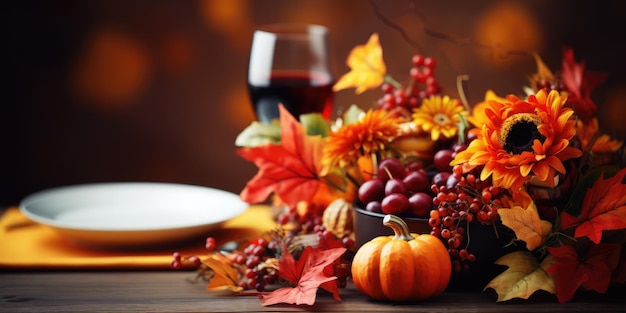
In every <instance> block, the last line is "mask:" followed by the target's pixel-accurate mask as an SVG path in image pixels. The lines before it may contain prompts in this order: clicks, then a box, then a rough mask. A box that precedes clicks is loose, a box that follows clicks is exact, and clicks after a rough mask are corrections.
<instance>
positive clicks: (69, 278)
mask: <svg viewBox="0 0 626 313" xmlns="http://www.w3.org/2000/svg"><path fill="white" fill-rule="evenodd" d="M194 276H195V272H193V271H183V272H180V271H172V272H168V271H110V272H107V271H104V272H103V271H98V272H96V271H93V272H49V271H48V272H4V273H0V311H2V312H97V311H107V312H137V311H141V312H146V311H150V312H174V311H176V312H180V311H187V312H189V311H193V312H276V311H281V312H300V311H318V312H331V311H334V312H337V311H342V312H450V311H454V312H477V311H479V312H555V311H558V312H568V311H569V312H597V311H602V312H625V311H626V305H625V304H626V301H625V300H624V297H619V296H615V293H614V294H613V296H610V297H600V298H599V299H597V298H594V299H585V300H583V301H578V302H574V303H566V304H558V303H555V302H554V300H553V299H549V300H545V299H544V300H541V299H540V300H537V301H535V302H533V303H524V304H519V303H513V304H498V303H495V294H493V293H482V294H481V293H451V292H446V293H444V294H442V295H440V296H438V297H435V298H433V299H431V300H428V301H424V302H421V303H408V304H391V303H384V302H376V301H372V300H369V299H368V298H367V297H365V296H363V295H362V294H360V293H359V292H358V291H357V290H356V289H355V288H354V286H353V285H351V284H349V286H348V287H347V288H345V289H341V291H340V292H341V297H342V300H343V301H342V302H337V301H335V300H334V299H333V298H332V297H331V296H330V294H328V293H326V292H324V291H321V292H320V293H319V295H318V299H317V301H316V303H315V305H313V306H311V307H309V306H295V305H274V306H269V307H264V306H262V305H261V301H260V300H259V299H258V297H257V296H226V295H213V294H211V293H209V292H208V291H206V290H205V286H206V283H205V282H202V281H200V282H197V283H192V282H190V281H189V279H191V278H193V277H194ZM623 291H624V290H623V289H622V290H621V291H617V292H618V293H619V292H621V294H622V295H623V294H624V293H623Z"/></svg>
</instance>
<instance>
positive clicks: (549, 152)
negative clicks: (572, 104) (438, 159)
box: [451, 90, 582, 192]
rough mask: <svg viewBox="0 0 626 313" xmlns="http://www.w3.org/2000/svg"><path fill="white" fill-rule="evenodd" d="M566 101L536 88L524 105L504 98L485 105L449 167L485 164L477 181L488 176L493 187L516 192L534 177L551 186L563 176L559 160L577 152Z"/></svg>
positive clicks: (510, 96)
mask: <svg viewBox="0 0 626 313" xmlns="http://www.w3.org/2000/svg"><path fill="white" fill-rule="evenodd" d="M566 100H567V98H566V97H565V96H561V95H559V93H558V92H557V91H550V93H549V94H547V93H546V92H545V91H544V90H540V91H539V92H538V93H537V94H536V95H531V96H529V98H528V100H527V101H524V100H521V99H519V98H518V97H517V96H515V95H509V96H508V97H507V98H506V101H503V102H499V101H490V102H489V104H488V105H487V106H486V108H485V115H484V118H483V119H482V120H481V121H480V124H482V125H483V126H482V128H481V129H480V130H479V131H476V130H473V131H474V132H475V133H476V134H477V139H475V140H473V141H472V142H471V143H470V144H469V146H468V148H467V149H466V150H465V151H462V152H460V153H458V154H457V155H456V157H455V158H454V160H453V161H452V163H451V164H453V165H456V164H462V163H468V164H469V165H472V166H484V168H483V169H482V171H481V175H480V179H482V180H486V179H488V178H489V177H490V176H491V178H492V181H493V184H494V185H495V186H499V187H504V188H510V189H513V191H514V192H515V191H516V190H519V189H521V188H522V187H523V185H524V183H525V182H526V181H527V180H528V179H530V178H533V177H534V179H536V180H539V181H540V182H543V183H545V184H546V185H547V186H550V187H554V186H555V185H556V183H557V181H558V180H557V179H555V175H556V172H558V173H561V174H565V167H564V166H563V163H562V162H563V161H565V160H568V159H572V158H577V157H580V156H581V155H582V152H581V151H580V150H578V149H576V148H573V147H571V146H570V145H569V144H570V140H571V139H572V138H573V137H574V135H575V134H576V129H575V125H576V122H575V120H574V119H573V117H572V115H573V114H574V111H573V110H572V109H571V108H566V107H564V104H565V101H566Z"/></svg>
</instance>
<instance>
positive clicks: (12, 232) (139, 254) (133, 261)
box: [0, 205, 276, 270]
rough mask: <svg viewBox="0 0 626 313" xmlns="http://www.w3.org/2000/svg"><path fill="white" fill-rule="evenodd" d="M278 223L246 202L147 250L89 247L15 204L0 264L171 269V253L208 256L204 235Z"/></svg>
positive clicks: (235, 234) (1, 235) (247, 233)
mask: <svg viewBox="0 0 626 313" xmlns="http://www.w3.org/2000/svg"><path fill="white" fill-rule="evenodd" d="M275 226H276V224H275V222H274V220H273V219H272V217H271V213H270V208H269V207H268V206H261V205H253V206H250V207H249V208H248V209H247V210H246V211H245V212H244V213H243V214H241V215H240V216H238V217H236V218H234V219H232V220H229V221H227V222H226V223H225V224H224V225H223V226H222V227H221V228H220V229H218V230H214V231H212V232H210V233H207V234H206V236H204V237H203V238H190V240H189V242H184V243H178V244H170V245H168V246H163V247H159V248H152V249H150V250H145V251H143V250H142V251H138V250H141V249H135V250H129V249H128V248H126V250H123V251H120V250H118V251H116V250H88V249H85V248H80V247H76V246H73V245H71V244H70V243H69V242H68V241H67V239H66V238H65V237H63V236H62V235H61V234H59V233H57V232H56V230H54V229H53V228H50V227H48V226H46V225H42V224H37V223H35V222H32V221H30V220H29V219H28V218H26V217H25V216H24V215H22V213H21V212H20V211H19V209H18V208H17V207H11V208H9V209H7V210H6V212H5V213H4V214H3V215H2V216H1V217H0V268H9V269H11V268H12V269H32V270H41V269H170V263H171V261H172V260H173V257H172V254H173V253H174V252H180V253H181V254H182V255H187V256H191V255H197V256H199V257H202V256H204V255H206V250H205V248H204V244H205V239H206V237H208V236H211V237H214V238H215V239H216V242H217V244H218V245H220V244H222V243H224V242H227V241H230V240H241V239H245V238H251V237H254V236H256V235H260V234H261V233H263V232H264V231H267V230H271V229H273V228H274V227H275Z"/></svg>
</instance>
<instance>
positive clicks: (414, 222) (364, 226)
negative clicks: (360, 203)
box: [354, 207, 432, 247]
mask: <svg viewBox="0 0 626 313" xmlns="http://www.w3.org/2000/svg"><path fill="white" fill-rule="evenodd" d="M385 215H387V214H383V213H376V212H370V211H367V210H364V209H361V208H358V207H357V208H355V212H354V236H355V243H356V246H357V247H360V246H362V245H363V244H364V243H366V242H368V241H370V240H372V239H374V238H376V237H378V236H391V235H393V230H392V229H391V228H389V227H387V226H385V225H383V218H384V217H385ZM401 218H402V219H403V220H404V221H405V222H406V224H407V226H409V231H410V232H412V233H416V234H420V235H421V234H429V233H430V230H431V228H432V227H430V226H428V219H426V218H416V217H403V216H401Z"/></svg>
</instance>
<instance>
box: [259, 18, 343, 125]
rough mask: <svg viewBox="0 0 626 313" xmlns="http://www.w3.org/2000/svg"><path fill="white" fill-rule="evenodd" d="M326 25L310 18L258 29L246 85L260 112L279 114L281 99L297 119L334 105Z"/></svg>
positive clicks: (265, 117)
mask: <svg viewBox="0 0 626 313" xmlns="http://www.w3.org/2000/svg"><path fill="white" fill-rule="evenodd" d="M333 83H334V82H333V75H332V73H331V69H330V62H329V48H328V29H327V28H326V27H324V26H321V25H311V24H271V25H265V26H262V27H259V28H257V29H256V30H255V32H254V36H253V39H252V47H251V50H250V63H249V67H248V91H249V95H250V100H251V101H252V105H253V107H254V111H255V114H256V117H257V119H258V120H259V121H261V122H263V123H270V122H271V121H272V119H274V118H278V117H279V113H278V104H279V103H282V104H283V105H284V107H285V108H286V109H287V110H288V111H289V112H290V113H291V114H292V115H293V116H294V117H295V118H296V119H297V118H298V117H299V116H300V114H304V113H321V114H322V115H323V116H324V118H326V119H329V118H330V115H331V111H332V106H333V90H332V86H333Z"/></svg>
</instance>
